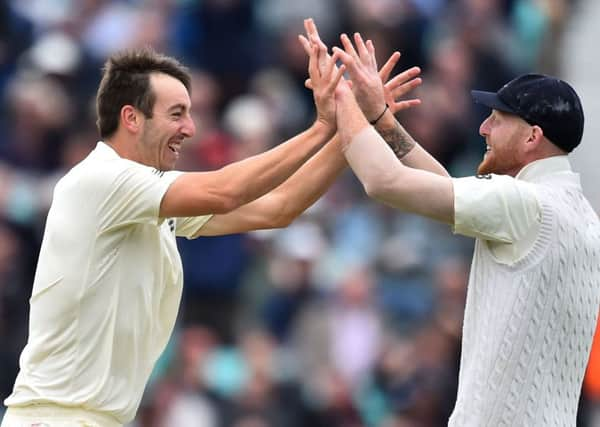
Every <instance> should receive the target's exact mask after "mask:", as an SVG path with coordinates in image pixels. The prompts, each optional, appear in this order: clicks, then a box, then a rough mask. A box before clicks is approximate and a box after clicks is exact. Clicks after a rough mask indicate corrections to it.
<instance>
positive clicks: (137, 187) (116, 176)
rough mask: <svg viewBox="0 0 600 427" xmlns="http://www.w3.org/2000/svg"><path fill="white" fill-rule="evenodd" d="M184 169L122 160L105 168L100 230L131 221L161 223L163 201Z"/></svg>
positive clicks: (130, 222)
mask: <svg viewBox="0 0 600 427" xmlns="http://www.w3.org/2000/svg"><path fill="white" fill-rule="evenodd" d="M181 173H182V172H177V171H172V172H162V171H158V170H156V169H153V168H151V167H148V166H144V165H138V164H135V163H133V162H128V161H123V162H119V165H118V167H116V168H115V169H113V170H110V171H106V175H107V177H106V178H107V179H106V180H104V182H105V183H106V185H107V186H109V187H108V188H105V189H104V190H105V191H106V194H107V196H106V198H105V199H104V203H102V204H101V206H100V212H99V218H100V227H101V230H107V229H111V228H114V227H120V226H123V225H127V224H132V223H146V224H154V225H158V224H160V222H161V221H162V219H161V218H159V212H160V203H161V200H162V198H163V196H164V194H165V193H166V192H167V189H168V188H169V186H170V185H171V184H172V183H173V181H175V179H176V178H177V177H178V176H179V175H181Z"/></svg>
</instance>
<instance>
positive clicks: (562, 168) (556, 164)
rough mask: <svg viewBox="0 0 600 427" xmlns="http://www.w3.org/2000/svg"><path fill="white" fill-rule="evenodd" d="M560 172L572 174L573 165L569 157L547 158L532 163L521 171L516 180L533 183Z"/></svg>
mask: <svg viewBox="0 0 600 427" xmlns="http://www.w3.org/2000/svg"><path fill="white" fill-rule="evenodd" d="M558 172H572V169H571V163H570V162H569V158H568V157H567V156H553V157H546V158H545V159H540V160H536V161H534V162H531V163H529V164H528V165H526V166H525V167H524V168H523V169H521V170H520V171H519V173H518V174H517V176H516V178H517V179H520V180H522V181H530V182H532V181H537V180H539V179H540V178H542V177H544V176H546V175H551V174H555V173H558Z"/></svg>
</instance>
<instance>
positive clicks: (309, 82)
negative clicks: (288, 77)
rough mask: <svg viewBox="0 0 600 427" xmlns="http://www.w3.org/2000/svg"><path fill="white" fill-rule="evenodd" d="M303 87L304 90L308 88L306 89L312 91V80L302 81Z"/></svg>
mask: <svg viewBox="0 0 600 427" xmlns="http://www.w3.org/2000/svg"><path fill="white" fill-rule="evenodd" d="M304 86H305V87H306V88H308V89H310V90H312V89H313V84H312V80H311V79H306V80H305V81H304Z"/></svg>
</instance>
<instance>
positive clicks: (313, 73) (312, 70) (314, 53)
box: [308, 44, 320, 85]
mask: <svg viewBox="0 0 600 427" xmlns="http://www.w3.org/2000/svg"><path fill="white" fill-rule="evenodd" d="M318 56H319V47H318V46H317V45H315V44H313V45H312V46H311V48H310V57H309V59H308V75H309V76H310V78H311V80H312V81H313V83H314V84H317V85H318V84H319V81H320V73H319V64H318V61H319V60H318Z"/></svg>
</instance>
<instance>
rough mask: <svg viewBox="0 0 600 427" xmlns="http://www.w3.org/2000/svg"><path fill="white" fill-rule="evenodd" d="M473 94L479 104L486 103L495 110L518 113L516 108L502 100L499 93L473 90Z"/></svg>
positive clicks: (474, 99)
mask: <svg viewBox="0 0 600 427" xmlns="http://www.w3.org/2000/svg"><path fill="white" fill-rule="evenodd" d="M471 96H472V97H473V101H475V102H476V103H477V104H481V105H485V106H486V107H490V108H492V109H494V110H500V111H504V112H506V113H513V114H516V112H515V110H513V109H512V108H510V107H509V106H508V105H506V104H505V103H504V102H502V100H501V99H500V98H499V97H498V94H497V93H495V92H484V91H481V90H472V91H471Z"/></svg>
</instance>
